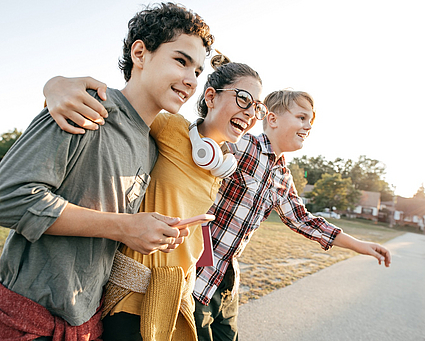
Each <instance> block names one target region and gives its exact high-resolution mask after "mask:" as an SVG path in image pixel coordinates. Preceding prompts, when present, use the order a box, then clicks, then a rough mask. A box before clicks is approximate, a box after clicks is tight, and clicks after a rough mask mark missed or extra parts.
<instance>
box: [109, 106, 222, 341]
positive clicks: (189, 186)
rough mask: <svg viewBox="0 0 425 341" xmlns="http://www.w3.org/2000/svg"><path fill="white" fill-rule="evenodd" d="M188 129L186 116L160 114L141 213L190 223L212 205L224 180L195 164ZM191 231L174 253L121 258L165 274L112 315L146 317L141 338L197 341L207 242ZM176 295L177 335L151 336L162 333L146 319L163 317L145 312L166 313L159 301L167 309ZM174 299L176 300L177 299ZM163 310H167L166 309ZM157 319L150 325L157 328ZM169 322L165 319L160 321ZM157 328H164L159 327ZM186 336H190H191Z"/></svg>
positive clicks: (198, 231) (199, 232) (132, 253)
mask: <svg viewBox="0 0 425 341" xmlns="http://www.w3.org/2000/svg"><path fill="white" fill-rule="evenodd" d="M189 124H190V122H189V121H187V120H186V119H184V117H183V116H181V115H178V114H177V115H173V114H168V113H161V114H159V115H158V116H157V118H156V119H155V121H154V122H153V124H152V126H151V135H152V136H153V137H154V138H155V140H156V142H157V145H158V149H159V155H158V160H157V162H156V164H155V167H154V169H153V171H152V173H151V178H152V180H151V183H150V184H149V187H148V189H147V191H146V195H145V199H144V201H143V203H142V205H141V208H140V210H141V211H143V212H159V213H161V214H164V215H169V216H175V217H180V218H182V219H185V218H190V217H192V216H195V215H198V214H203V213H206V212H207V211H208V209H209V208H210V206H211V205H212V203H213V201H214V199H215V196H216V194H217V191H218V188H219V186H220V179H218V178H216V177H214V176H212V175H211V173H210V172H209V171H206V170H203V169H201V168H200V167H198V166H196V165H195V163H194V162H193V160H192V155H191V153H192V147H191V144H190V139H189V129H188V127H189ZM190 229H191V231H190V236H189V237H188V238H187V239H186V240H185V242H184V243H183V244H182V245H180V246H179V247H178V248H177V249H176V250H174V251H173V252H171V253H163V252H155V253H154V254H152V255H148V256H146V255H142V254H140V253H139V252H136V251H134V250H132V249H130V248H128V247H127V246H125V245H124V246H123V247H122V248H121V252H122V253H123V254H124V255H126V256H128V257H131V258H132V259H134V260H136V261H137V262H140V263H142V264H143V265H145V266H146V267H147V268H149V269H155V268H163V271H160V269H157V270H156V271H155V272H152V278H151V284H152V285H151V284H149V288H148V292H147V293H146V295H145V294H142V293H136V292H131V293H130V294H128V295H126V296H125V297H124V298H123V299H122V300H121V301H120V302H119V303H118V304H117V305H116V306H115V307H114V308H113V309H112V311H111V314H114V313H117V312H127V313H131V314H137V315H141V316H142V330H141V332H142V337H143V340H144V341H148V340H150V339H151V338H154V337H155V338H156V339H157V340H182V341H183V340H185V341H186V340H190V339H193V340H196V330H195V324H194V321H193V311H194V309H195V308H194V300H193V297H192V295H191V293H192V290H193V286H194V281H195V278H196V262H197V260H198V259H199V257H200V256H201V254H202V251H203V238H202V229H201V227H200V226H192V227H191V228H190ZM178 269H180V270H178ZM179 271H182V273H181V275H179ZM173 276H174V277H173ZM181 276H182V278H181V283H178V284H177V287H178V288H179V289H178V290H177V289H175V288H174V289H171V288H170V287H169V285H170V280H172V281H174V282H175V281H177V280H178V278H180V277H181ZM167 278H168V280H167ZM152 281H154V283H152ZM173 290H177V291H180V296H177V297H179V298H180V299H179V302H177V303H176V304H177V308H178V310H180V314H179V315H180V316H175V318H176V319H174V320H173V316H170V319H171V321H172V322H171V324H174V325H173V326H172V330H174V332H172V331H167V333H168V332H170V334H169V335H166V336H164V338H161V337H159V336H158V335H156V336H152V330H155V329H158V328H156V327H155V325H153V326H150V327H151V328H150V332H149V331H147V330H143V319H144V318H146V316H147V315H148V316H155V315H156V314H157V313H158V312H156V313H154V314H153V315H152V314H149V312H147V311H146V310H149V309H151V308H150V307H152V305H153V306H155V307H156V309H158V308H159V307H161V302H158V300H161V296H163V297H164V301H163V302H162V303H163V304H164V306H165V305H168V304H169V302H165V300H166V295H165V293H170V292H174V291H173ZM148 293H149V295H150V296H149V298H148V300H149V302H150V303H147V302H146V299H145V296H148ZM173 296H176V295H174V294H173ZM168 300H169V297H168ZM159 309H160V310H162V308H159ZM142 310H144V311H142ZM166 310H167V314H172V313H171V312H170V311H172V310H170V309H168V308H167V309H166ZM164 312H165V311H164ZM146 314H147V315H146ZM155 318H156V317H155ZM155 318H154V320H153V321H150V322H149V324H151V323H153V324H155V323H156V322H155ZM165 318H166V317H165V316H164V315H163V314H162V313H161V314H160V319H161V321H163V320H164V319H165ZM158 323H159V321H158ZM158 327H160V326H159V325H158ZM146 328H147V327H146ZM162 328H164V326H162ZM167 333H166V334H167ZM187 333H190V334H191V335H187ZM171 334H173V335H171ZM171 337H172V338H171Z"/></svg>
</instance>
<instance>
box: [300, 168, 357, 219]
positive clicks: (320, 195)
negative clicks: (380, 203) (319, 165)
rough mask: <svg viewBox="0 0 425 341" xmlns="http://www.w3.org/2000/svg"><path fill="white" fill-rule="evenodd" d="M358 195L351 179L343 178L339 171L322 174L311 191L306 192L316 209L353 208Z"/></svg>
mask: <svg viewBox="0 0 425 341" xmlns="http://www.w3.org/2000/svg"><path fill="white" fill-rule="evenodd" d="M360 196H361V192H360V191H359V190H357V189H356V188H355V187H354V186H353V184H352V182H351V179H350V178H345V179H343V178H342V176H341V174H339V173H335V174H323V175H322V178H321V179H320V180H319V181H317V182H316V184H315V185H314V189H313V191H311V192H310V193H308V197H310V198H312V199H313V203H314V205H315V208H316V209H317V210H322V209H324V208H332V207H336V209H337V210H341V211H343V210H346V209H347V208H348V207H350V208H354V206H355V205H356V204H357V202H358V200H359V199H360Z"/></svg>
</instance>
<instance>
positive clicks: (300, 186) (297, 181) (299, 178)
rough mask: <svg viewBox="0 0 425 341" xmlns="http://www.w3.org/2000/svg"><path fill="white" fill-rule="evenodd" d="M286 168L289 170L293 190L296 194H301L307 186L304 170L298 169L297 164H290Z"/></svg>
mask: <svg viewBox="0 0 425 341" xmlns="http://www.w3.org/2000/svg"><path fill="white" fill-rule="evenodd" d="M288 168H289V169H290V170H291V174H292V178H293V180H294V185H295V188H296V189H297V192H298V193H299V194H301V193H302V192H303V191H304V187H305V185H307V179H306V178H305V172H304V169H302V168H300V167H299V166H298V165H297V164H290V165H288Z"/></svg>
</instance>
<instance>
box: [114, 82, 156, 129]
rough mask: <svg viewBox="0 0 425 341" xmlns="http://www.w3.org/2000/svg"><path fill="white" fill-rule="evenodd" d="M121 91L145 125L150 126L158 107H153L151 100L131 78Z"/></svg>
mask: <svg viewBox="0 0 425 341" xmlns="http://www.w3.org/2000/svg"><path fill="white" fill-rule="evenodd" d="M121 93H122V94H123V95H124V96H125V98H127V100H128V101H129V102H130V104H131V105H132V106H133V108H134V109H135V110H136V111H137V113H138V114H139V116H140V117H141V118H142V120H143V121H144V122H145V123H146V125H147V126H150V125H151V124H152V122H153V121H154V119H155V117H156V115H158V113H159V112H160V109H158V108H155V107H154V105H153V104H152V103H151V101H149V100H148V99H147V98H145V94H144V93H141V91H140V87H136V86H135V85H134V84H133V83H132V82H131V79H130V81H129V82H128V83H127V84H126V86H125V87H124V89H122V90H121Z"/></svg>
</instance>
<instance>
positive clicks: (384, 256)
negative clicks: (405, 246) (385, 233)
mask: <svg viewBox="0 0 425 341" xmlns="http://www.w3.org/2000/svg"><path fill="white" fill-rule="evenodd" d="M372 256H374V257H375V258H376V259H377V260H378V262H379V265H381V264H382V262H384V264H385V266H386V267H389V266H390V264H391V253H390V251H389V250H387V249H386V248H385V247H383V246H381V245H379V244H375V245H374V250H372Z"/></svg>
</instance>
